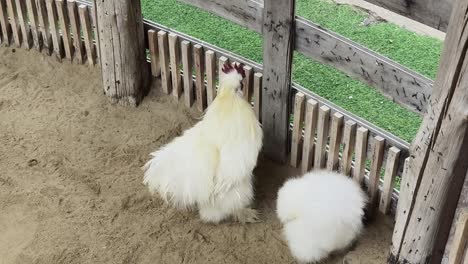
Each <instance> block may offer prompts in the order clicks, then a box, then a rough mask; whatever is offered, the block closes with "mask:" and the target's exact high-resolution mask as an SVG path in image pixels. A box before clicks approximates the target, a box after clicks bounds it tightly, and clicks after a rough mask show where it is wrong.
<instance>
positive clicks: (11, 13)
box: [6, 0, 21, 48]
mask: <svg viewBox="0 0 468 264" xmlns="http://www.w3.org/2000/svg"><path fill="white" fill-rule="evenodd" d="M6 3H7V10H8V17H9V18H10V25H11V31H12V33H13V40H14V41H15V44H16V47H18V48H19V47H21V29H20V26H19V23H18V15H17V14H16V2H15V0H6Z"/></svg>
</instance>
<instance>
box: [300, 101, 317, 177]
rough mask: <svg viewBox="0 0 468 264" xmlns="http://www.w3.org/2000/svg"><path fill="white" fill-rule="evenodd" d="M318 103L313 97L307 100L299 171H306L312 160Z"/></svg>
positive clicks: (309, 167)
mask: <svg viewBox="0 0 468 264" xmlns="http://www.w3.org/2000/svg"><path fill="white" fill-rule="evenodd" d="M317 116H318V103H317V101H315V100H313V99H309V100H307V106H306V114H305V129H304V130H305V131H304V146H303V147H302V164H301V172H302V173H303V174H304V173H306V172H308V171H309V170H310V169H311V167H312V163H313V160H314V146H315V143H314V140H315V130H316V129H317Z"/></svg>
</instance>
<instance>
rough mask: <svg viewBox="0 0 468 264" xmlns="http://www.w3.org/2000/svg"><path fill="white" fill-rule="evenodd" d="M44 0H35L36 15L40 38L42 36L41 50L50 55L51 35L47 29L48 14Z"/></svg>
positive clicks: (51, 46)
mask: <svg viewBox="0 0 468 264" xmlns="http://www.w3.org/2000/svg"><path fill="white" fill-rule="evenodd" d="M45 1H46V0H36V4H37V16H38V18H39V24H40V31H41V34H40V36H41V38H42V45H43V47H42V50H43V51H45V53H46V54H47V55H49V56H50V55H52V48H53V44H52V36H51V34H50V31H49V19H48V17H49V15H48V14H47V5H46V2H45Z"/></svg>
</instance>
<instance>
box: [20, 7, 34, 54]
mask: <svg viewBox="0 0 468 264" xmlns="http://www.w3.org/2000/svg"><path fill="white" fill-rule="evenodd" d="M16 13H17V15H18V23H19V26H20V29H21V36H22V37H21V39H22V41H23V46H24V47H25V48H26V49H31V47H32V44H33V41H32V35H31V30H30V29H29V24H28V13H27V7H26V2H25V1H24V0H16Z"/></svg>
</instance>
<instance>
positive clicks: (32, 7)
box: [26, 0, 42, 50]
mask: <svg viewBox="0 0 468 264" xmlns="http://www.w3.org/2000/svg"><path fill="white" fill-rule="evenodd" d="M26 5H27V9H28V17H29V24H30V30H31V36H32V42H33V44H34V48H36V49H37V50H41V46H42V43H41V38H40V31H39V19H38V17H37V5H36V1H35V0H27V1H26Z"/></svg>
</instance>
